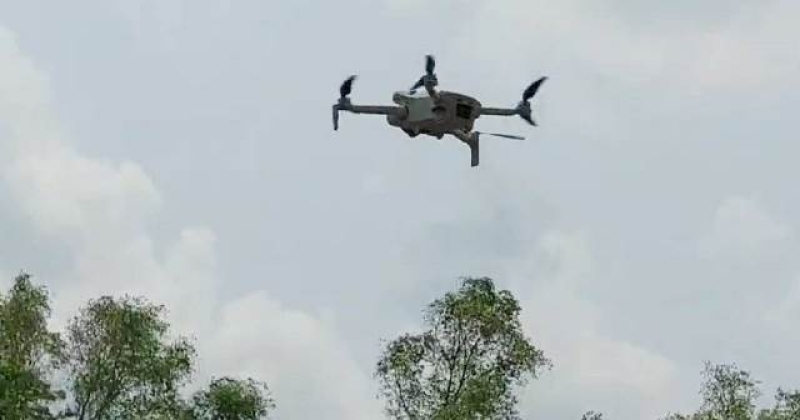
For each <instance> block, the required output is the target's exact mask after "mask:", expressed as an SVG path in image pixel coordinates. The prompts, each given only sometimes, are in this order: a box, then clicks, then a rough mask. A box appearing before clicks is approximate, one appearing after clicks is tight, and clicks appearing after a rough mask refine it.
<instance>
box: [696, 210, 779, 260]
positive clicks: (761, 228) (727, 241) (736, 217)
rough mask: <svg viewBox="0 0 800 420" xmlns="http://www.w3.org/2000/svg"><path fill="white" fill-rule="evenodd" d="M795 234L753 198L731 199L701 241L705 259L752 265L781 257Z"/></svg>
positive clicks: (719, 212)
mask: <svg viewBox="0 0 800 420" xmlns="http://www.w3.org/2000/svg"><path fill="white" fill-rule="evenodd" d="M792 236H793V235H792V230H791V228H790V227H789V226H788V225H786V224H785V223H783V222H781V221H778V220H775V218H774V217H772V216H771V215H770V214H769V213H768V212H767V211H766V210H765V209H764V208H763V207H762V206H761V204H760V203H759V202H758V201H757V200H756V199H753V198H748V197H728V198H726V199H725V200H724V201H723V202H722V203H721V204H720V205H719V207H718V208H717V210H716V212H715V214H714V219H713V221H712V225H711V228H710V230H709V231H708V232H706V233H704V234H703V235H702V236H701V238H700V239H699V243H698V251H699V253H700V255H701V256H703V257H705V258H731V259H732V260H733V261H752V260H758V259H759V258H763V257H766V256H770V255H776V254H782V251H783V250H785V249H787V246H788V245H789V244H790V242H791V240H792Z"/></svg>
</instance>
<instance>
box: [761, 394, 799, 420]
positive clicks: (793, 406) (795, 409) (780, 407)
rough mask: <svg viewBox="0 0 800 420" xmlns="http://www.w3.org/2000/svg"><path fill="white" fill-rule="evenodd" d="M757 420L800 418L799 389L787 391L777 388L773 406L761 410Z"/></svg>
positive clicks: (791, 419) (792, 419)
mask: <svg viewBox="0 0 800 420" xmlns="http://www.w3.org/2000/svg"><path fill="white" fill-rule="evenodd" d="M758 420H800V390H796V391H792V392H789V391H785V390H783V389H781V388H778V392H777V393H776V395H775V407H774V408H772V409H766V410H762V411H761V412H760V413H759V416H758Z"/></svg>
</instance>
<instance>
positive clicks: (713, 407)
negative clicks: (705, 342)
mask: <svg viewBox="0 0 800 420" xmlns="http://www.w3.org/2000/svg"><path fill="white" fill-rule="evenodd" d="M703 375H704V377H705V380H704V382H703V386H702V389H701V392H700V394H701V395H702V397H703V403H702V406H701V407H700V409H699V410H698V411H697V412H696V413H693V414H691V415H683V414H671V415H669V416H667V417H665V420H754V419H757V420H800V391H794V392H788V391H785V390H783V389H781V388H778V392H777V394H776V395H775V406H774V407H773V408H771V409H763V410H761V411H760V412H758V413H756V406H755V400H756V399H757V398H758V397H759V396H760V395H761V392H760V391H759V389H758V384H759V382H758V381H756V380H754V379H753V378H752V377H751V375H750V373H749V372H747V371H745V370H742V369H740V368H738V367H737V366H736V365H735V364H718V365H712V364H711V363H710V362H706V363H705V368H704V370H703Z"/></svg>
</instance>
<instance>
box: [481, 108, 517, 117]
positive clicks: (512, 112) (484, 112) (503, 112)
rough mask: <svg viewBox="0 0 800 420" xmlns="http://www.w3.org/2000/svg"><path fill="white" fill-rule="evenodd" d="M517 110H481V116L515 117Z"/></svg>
mask: <svg viewBox="0 0 800 420" xmlns="http://www.w3.org/2000/svg"><path fill="white" fill-rule="evenodd" d="M518 113H519V110H518V109H516V108H483V107H482V108H481V115H500V116H510V115H517V114H518Z"/></svg>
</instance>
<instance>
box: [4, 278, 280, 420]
mask: <svg viewBox="0 0 800 420" xmlns="http://www.w3.org/2000/svg"><path fill="white" fill-rule="evenodd" d="M164 312H165V308H164V307H163V306H159V305H154V304H152V303H150V302H148V301H147V300H146V299H145V298H143V297H128V296H125V297H122V298H114V297H111V296H101V297H99V298H97V299H93V300H90V301H89V302H88V303H87V304H86V305H85V306H83V307H82V308H81V309H80V310H79V313H78V314H77V315H76V316H75V317H74V318H73V319H72V320H71V322H70V323H69V325H68V326H67V328H66V331H65V334H64V337H63V338H62V337H61V335H60V334H59V333H56V332H52V331H50V330H49V329H48V326H47V319H48V317H49V315H50V304H49V298H48V295H47V293H46V290H45V289H44V287H41V286H34V285H33V284H32V283H31V281H30V276H29V275H27V274H21V275H20V276H18V277H17V278H16V279H15V282H14V285H13V287H12V288H11V290H10V292H9V293H8V294H7V295H0V418H2V419H3V420H6V419H8V420H50V419H56V418H60V419H73V420H259V419H263V418H265V417H266V416H267V415H268V414H269V412H270V411H271V410H272V409H273V408H274V403H273V401H272V399H271V397H270V396H269V390H268V388H267V386H266V384H264V383H262V382H258V381H256V380H254V379H251V378H247V379H242V380H240V379H234V378H229V377H225V378H223V379H216V380H213V381H212V382H211V383H210V384H209V386H208V388H207V389H201V390H200V391H197V393H195V395H194V396H193V398H191V399H189V400H185V399H183V398H182V397H181V393H180V391H181V390H182V388H183V387H184V386H185V385H187V384H188V382H189V380H190V377H191V374H192V373H193V368H194V362H195V357H196V352H195V348H194V346H193V345H192V344H191V343H190V342H189V341H188V340H186V339H185V338H182V337H178V338H176V339H174V340H170V339H168V337H169V336H170V335H171V334H170V325H169V323H168V322H167V321H166V320H165V314H164ZM57 374H60V376H61V377H62V379H61V380H60V381H58V382H59V384H61V385H63V389H54V386H53V383H55V382H56V381H54V380H53V377H54V376H56V375H57ZM58 407H61V408H63V409H58Z"/></svg>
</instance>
